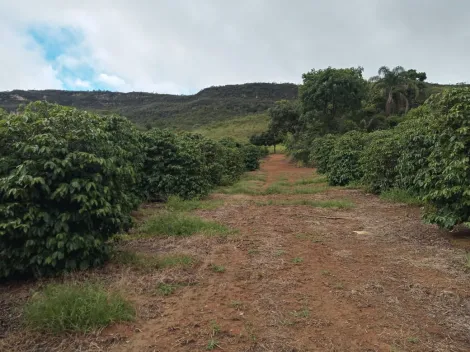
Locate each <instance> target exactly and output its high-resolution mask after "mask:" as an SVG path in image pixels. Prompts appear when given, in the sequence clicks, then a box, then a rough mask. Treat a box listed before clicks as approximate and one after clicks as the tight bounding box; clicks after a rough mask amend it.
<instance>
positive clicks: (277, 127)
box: [269, 100, 300, 136]
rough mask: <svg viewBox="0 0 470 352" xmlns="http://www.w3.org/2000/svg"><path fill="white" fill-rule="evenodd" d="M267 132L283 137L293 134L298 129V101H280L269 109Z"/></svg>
mask: <svg viewBox="0 0 470 352" xmlns="http://www.w3.org/2000/svg"><path fill="white" fill-rule="evenodd" d="M269 116H270V117H271V122H270V124H269V130H270V131H272V133H274V134H276V135H279V136H283V135H286V134H287V133H295V132H296V131H297V130H299V128H300V122H299V118H300V104H299V102H298V101H289V100H280V101H278V102H276V103H275V104H274V106H273V107H272V108H270V109H269Z"/></svg>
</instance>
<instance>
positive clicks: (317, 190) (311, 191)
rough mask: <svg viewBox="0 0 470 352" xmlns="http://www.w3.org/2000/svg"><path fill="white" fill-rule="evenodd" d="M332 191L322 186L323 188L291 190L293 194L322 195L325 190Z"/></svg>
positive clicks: (296, 188)
mask: <svg viewBox="0 0 470 352" xmlns="http://www.w3.org/2000/svg"><path fill="white" fill-rule="evenodd" d="M330 189H332V187H328V186H323V187H295V188H294V189H293V190H292V193H293V194H316V193H322V192H325V191H327V190H330Z"/></svg>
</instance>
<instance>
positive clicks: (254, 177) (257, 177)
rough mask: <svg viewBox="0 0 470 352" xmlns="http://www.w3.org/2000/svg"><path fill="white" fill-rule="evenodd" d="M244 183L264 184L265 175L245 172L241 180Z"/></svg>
mask: <svg viewBox="0 0 470 352" xmlns="http://www.w3.org/2000/svg"><path fill="white" fill-rule="evenodd" d="M241 179H242V180H244V181H259V182H266V174H265V173H262V172H259V171H255V172H247V173H245V174H244V175H243V176H242V178H241Z"/></svg>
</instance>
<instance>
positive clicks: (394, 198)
mask: <svg viewBox="0 0 470 352" xmlns="http://www.w3.org/2000/svg"><path fill="white" fill-rule="evenodd" d="M380 198H381V199H384V200H388V201H391V202H397V203H405V204H408V205H418V206H421V205H424V203H423V202H422V201H421V200H420V199H419V198H417V197H416V196H414V195H412V194H410V193H409V192H407V191H405V190H403V189H398V188H393V189H390V190H388V191H385V192H382V194H381V195H380Z"/></svg>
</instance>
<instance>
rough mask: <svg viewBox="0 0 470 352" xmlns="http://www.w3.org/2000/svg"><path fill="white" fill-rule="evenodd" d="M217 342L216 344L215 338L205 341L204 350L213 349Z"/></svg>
mask: <svg viewBox="0 0 470 352" xmlns="http://www.w3.org/2000/svg"><path fill="white" fill-rule="evenodd" d="M217 344H218V342H217V340H214V339H210V340H209V342H208V343H207V347H206V350H208V351H212V350H215V349H216V348H217V347H218V346H217Z"/></svg>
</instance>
